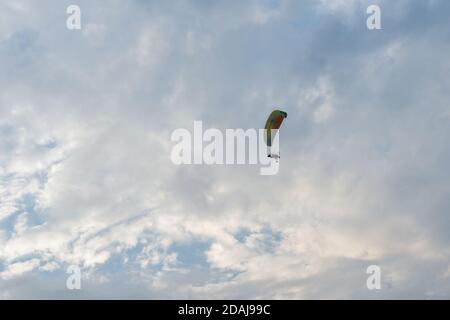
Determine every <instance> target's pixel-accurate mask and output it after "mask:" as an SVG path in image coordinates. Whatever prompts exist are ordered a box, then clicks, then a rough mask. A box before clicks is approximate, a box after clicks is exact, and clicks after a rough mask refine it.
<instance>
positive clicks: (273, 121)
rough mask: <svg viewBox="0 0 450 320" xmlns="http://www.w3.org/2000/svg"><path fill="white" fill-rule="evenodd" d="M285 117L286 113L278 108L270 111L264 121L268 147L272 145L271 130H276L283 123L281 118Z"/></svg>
mask: <svg viewBox="0 0 450 320" xmlns="http://www.w3.org/2000/svg"><path fill="white" fill-rule="evenodd" d="M285 118H287V113H286V112H284V111H280V110H275V111H272V113H271V114H270V116H269V118H268V119H267V121H266V126H265V127H264V129H265V130H264V133H265V141H266V144H267V146H268V147H270V146H272V131H271V130H278V129H280V127H281V124H282V123H283V120H284V119H285Z"/></svg>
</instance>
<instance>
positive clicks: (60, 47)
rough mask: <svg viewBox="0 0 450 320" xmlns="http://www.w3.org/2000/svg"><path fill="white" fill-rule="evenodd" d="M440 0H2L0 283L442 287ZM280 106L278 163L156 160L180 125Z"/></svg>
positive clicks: (169, 292) (446, 45)
mask: <svg viewBox="0 0 450 320" xmlns="http://www.w3.org/2000/svg"><path fill="white" fill-rule="evenodd" d="M71 4H77V5H79V6H80V8H81V14H82V21H81V22H82V27H81V30H68V29H67V28H66V19H67V18H68V15H67V13H66V9H67V7H68V6H69V5H71ZM371 4H377V5H379V6H380V8H381V13H382V17H381V18H382V29H381V30H374V31H370V30H368V29H367V27H366V19H367V17H368V15H367V14H366V9H367V7H368V6H369V5H371ZM449 12H450V2H449V1H447V0H396V1H391V0H371V1H366V0H360V1H359V0H303V1H299V0H279V1H277V0H248V1H241V0H226V1H206V0H201V1H200V0H198V1H188V0H183V1H144V0H130V1H119V0H108V1H103V0H102V1H100V0H95V1H91V0H89V1H87V0H77V1H72V0H71V1H66V0H64V1H60V0H42V1H35V0H2V1H1V3H0V87H1V90H0V299H1V298H3V299H11V298H32V299H37V298H63V299H78V298H125V299H128V298H138V299H144V298H150V299H157V298H236V299H237V298H268V299H271V298H275V299H332V298H337V299H355V298H361V299H379V298H388V299H390V298H404V299H408V298H432V299H439V298H450V196H449V195H450V181H449V178H450V171H449V163H450V149H449V137H450V77H449V74H450V60H449V56H450V20H449ZM275 107H281V108H282V109H283V110H285V111H287V112H288V114H289V117H288V119H287V120H286V122H285V124H284V125H283V128H282V129H283V130H282V132H281V136H280V142H281V150H282V154H283V157H282V159H281V161H280V171H279V173H278V175H275V176H261V175H259V167H258V166H250V165H241V166H220V165H217V166H201V165H200V166H189V165H186V166H175V165H174V164H173V163H172V162H171V161H170V153H171V150H172V147H173V145H174V143H173V142H172V141H171V140H170V136H171V133H172V132H173V130H175V129H177V128H187V129H189V130H191V129H192V127H193V121H194V120H202V121H203V125H204V127H211V128H212V127H214V128H219V129H223V130H224V129H226V128H259V127H261V126H262V125H263V124H264V122H265V120H266V118H267V115H268V114H269V112H270V111H271V110H272V109H274V108H275ZM70 265H77V266H79V267H80V268H81V272H82V288H81V290H68V289H67V288H66V280H67V277H68V276H69V275H68V274H67V273H66V271H67V268H68V267H69V266H70ZM370 265H377V266H379V267H380V268H381V290H368V289H367V287H366V280H367V277H368V275H367V274H366V269H367V267H368V266H370Z"/></svg>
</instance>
